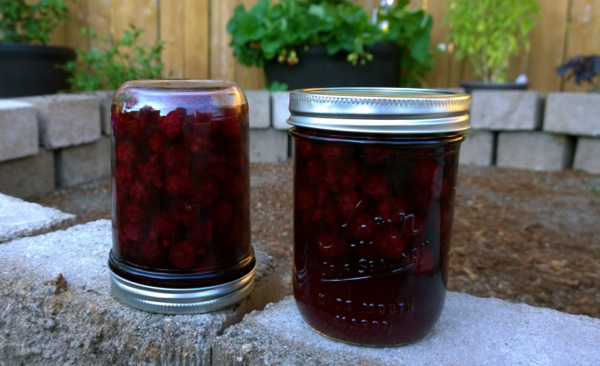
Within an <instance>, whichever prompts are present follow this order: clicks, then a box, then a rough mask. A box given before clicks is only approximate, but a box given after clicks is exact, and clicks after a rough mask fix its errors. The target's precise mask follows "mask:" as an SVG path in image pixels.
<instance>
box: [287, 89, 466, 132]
mask: <svg viewBox="0 0 600 366" xmlns="http://www.w3.org/2000/svg"><path fill="white" fill-rule="evenodd" d="M470 108H471V96H470V95H468V94H465V93H455V92H449V91H443V90H434V89H408V88H319V89H300V90H294V91H292V92H290V104H289V110H290V114H291V115H290V118H289V119H288V120H287V123H289V124H291V125H293V126H302V127H307V128H315V129H325V130H334V131H346V132H368V133H408V134H429V133H446V132H460V131H465V130H468V129H469V128H470V127H471V126H470V124H469V114H468V113H469V110H470Z"/></svg>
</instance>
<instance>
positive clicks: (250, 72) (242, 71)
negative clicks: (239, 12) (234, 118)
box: [225, 0, 265, 90]
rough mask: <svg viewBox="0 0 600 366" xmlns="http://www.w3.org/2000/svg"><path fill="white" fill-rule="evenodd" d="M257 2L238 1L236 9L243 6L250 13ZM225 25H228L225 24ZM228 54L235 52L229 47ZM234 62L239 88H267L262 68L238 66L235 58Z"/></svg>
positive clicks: (252, 0) (253, 0)
mask: <svg viewBox="0 0 600 366" xmlns="http://www.w3.org/2000/svg"><path fill="white" fill-rule="evenodd" d="M257 2H258V0H236V1H235V3H236V4H235V7H237V6H238V5H240V4H242V5H244V6H245V7H246V11H248V10H249V9H250V8H252V7H253V6H254V5H256V3H257ZM235 7H234V9H235ZM231 16H233V11H232V13H231ZM231 16H230V17H229V18H228V19H227V21H229V19H230V18H231ZM225 24H227V23H225ZM227 35H228V36H229V34H227ZM228 42H229V41H228ZM228 44H229V43H228ZM227 52H229V53H231V54H232V55H233V50H232V48H231V47H229V46H228V47H227ZM233 60H234V62H235V79H234V81H235V82H236V83H237V84H238V85H239V86H241V87H242V89H247V90H252V89H262V88H264V87H265V76H264V71H263V69H262V68H258V67H244V66H242V65H240V64H238V63H237V61H235V57H234V59H233Z"/></svg>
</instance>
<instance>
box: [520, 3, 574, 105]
mask: <svg viewBox="0 0 600 366" xmlns="http://www.w3.org/2000/svg"><path fill="white" fill-rule="evenodd" d="M538 4H539V5H540V11H541V13H542V14H543V15H542V19H540V21H539V22H538V24H537V25H536V27H535V28H534V29H533V31H532V32H531V53H530V55H529V66H528V72H527V75H528V76H529V81H530V88H531V89H535V90H538V91H541V92H543V93H546V92H549V91H553V90H560V78H558V77H556V76H555V75H556V68H557V67H558V66H560V64H561V63H562V62H563V53H564V44H565V33H566V29H567V9H568V5H569V0H552V1H548V0H544V1H538Z"/></svg>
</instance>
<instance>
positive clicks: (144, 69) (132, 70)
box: [65, 24, 163, 91]
mask: <svg viewBox="0 0 600 366" xmlns="http://www.w3.org/2000/svg"><path fill="white" fill-rule="evenodd" d="M129 27H130V31H125V32H124V33H123V37H122V38H121V39H114V40H113V41H112V44H110V42H109V40H106V39H105V40H104V41H105V42H106V43H107V45H108V47H107V48H106V50H105V51H102V50H100V48H98V47H96V46H94V47H92V48H91V49H90V50H89V51H82V50H76V51H75V52H77V61H71V62H69V63H67V65H65V70H67V71H69V72H72V73H73V77H71V78H70V79H69V82H71V83H72V87H73V90H74V91H92V90H114V89H117V88H118V87H119V86H120V85H121V84H123V83H124V82H126V81H128V80H139V79H156V78H160V76H161V74H162V71H163V63H162V62H161V53H162V49H163V42H159V43H158V44H157V45H155V46H154V47H149V46H145V45H144V46H140V45H138V39H139V37H140V34H142V32H143V30H141V29H138V28H136V27H135V26H134V25H133V24H131V25H130V26H129ZM81 33H82V35H83V36H86V35H87V34H88V30H87V29H85V28H84V29H82V30H81ZM89 34H90V36H91V37H92V38H94V39H100V37H99V36H98V35H97V34H96V33H95V32H93V31H89Z"/></svg>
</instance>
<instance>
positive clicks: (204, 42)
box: [183, 0, 210, 79]
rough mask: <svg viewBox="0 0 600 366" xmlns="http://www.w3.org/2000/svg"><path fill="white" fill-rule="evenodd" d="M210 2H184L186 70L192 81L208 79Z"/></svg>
mask: <svg viewBox="0 0 600 366" xmlns="http://www.w3.org/2000/svg"><path fill="white" fill-rule="evenodd" d="M209 11H210V8H209V1H208V0H185V1H184V37H185V40H184V70H183V76H184V77H186V78H191V79H208V77H209V68H210V57H209V55H210V53H209V46H210V27H209V20H210V18H209Z"/></svg>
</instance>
